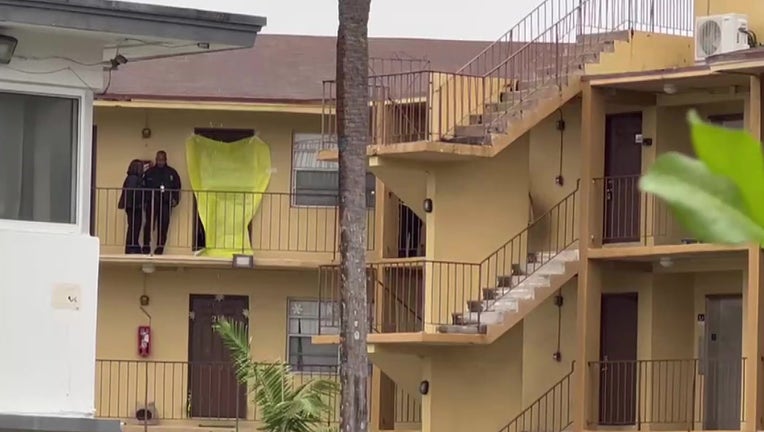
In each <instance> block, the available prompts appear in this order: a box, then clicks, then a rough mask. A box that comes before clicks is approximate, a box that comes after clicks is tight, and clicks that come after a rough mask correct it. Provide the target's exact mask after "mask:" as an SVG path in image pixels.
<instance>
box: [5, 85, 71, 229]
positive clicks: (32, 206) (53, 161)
mask: <svg viewBox="0 0 764 432" xmlns="http://www.w3.org/2000/svg"><path fill="white" fill-rule="evenodd" d="M78 113H79V101H78V100H77V99H72V98H64V97H52V96H40V95H32V94H22V93H4V92H0V219H10V220H17V221H27V222H53V223H67V224H73V223H75V222H76V216H75V215H76V206H75V203H76V199H75V197H76V190H75V187H76V167H77V164H76V161H77V140H78V136H77V128H78Z"/></svg>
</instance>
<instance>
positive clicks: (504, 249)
mask: <svg viewBox="0 0 764 432" xmlns="http://www.w3.org/2000/svg"><path fill="white" fill-rule="evenodd" d="M577 201H578V187H576V189H574V190H573V191H572V192H571V193H570V194H568V195H566V196H565V197H564V198H563V199H562V200H560V202H558V203H557V204H556V205H554V206H553V207H552V208H551V209H549V210H548V211H547V212H546V213H544V214H543V215H541V216H539V217H538V218H536V219H535V220H533V221H532V222H531V223H530V224H529V225H528V226H527V227H526V228H525V229H523V230H522V231H521V232H520V233H518V234H517V235H515V236H513V237H512V238H511V239H510V240H509V241H507V242H506V243H504V244H502V245H501V246H500V247H499V248H497V249H496V250H494V251H493V252H491V254H489V255H488V256H487V257H486V258H485V259H484V260H483V261H481V262H479V263H470V262H458V261H437V260H428V259H420V258H413V259H391V260H383V261H381V262H375V263H370V264H368V265H367V271H366V275H367V297H368V299H369V317H370V330H371V331H372V332H376V333H408V332H421V331H425V326H427V325H431V326H435V327H437V326H442V325H450V324H453V323H454V317H455V316H456V315H464V314H467V313H470V312H475V313H477V316H478V322H477V326H478V327H480V314H481V313H482V312H484V311H487V310H490V308H491V306H492V304H493V303H494V301H495V299H494V300H487V299H486V298H485V292H486V291H487V290H493V289H495V288H497V287H498V286H499V284H501V285H502V286H509V285H508V284H507V281H506V279H507V278H511V279H512V284H511V286H512V287H515V286H517V285H518V284H520V283H522V282H523V281H524V280H525V279H526V278H529V277H531V276H532V275H533V274H534V272H535V271H536V270H538V269H540V268H541V267H542V266H543V265H545V264H547V263H548V262H549V261H551V260H553V259H554V258H555V257H557V256H558V255H559V254H560V253H562V252H563V251H565V250H566V249H568V248H570V247H572V246H573V245H574V244H575V243H576V241H577V240H578V226H577V225H576V220H577V217H576V215H577V211H578V210H577V208H576V207H577ZM340 286H341V278H340V273H339V267H338V266H336V265H329V266H323V267H320V268H319V281H318V287H319V293H318V297H319V298H320V299H321V301H323V302H328V303H330V304H332V305H335V306H334V307H332V308H330V309H331V310H330V311H328V312H327V313H328V316H324V317H322V318H321V319H322V322H323V323H324V324H322V328H321V330H320V331H321V332H322V333H324V334H336V333H337V332H338V331H339V327H340V323H341V318H342V317H341V316H340V313H339V311H340V308H339V304H340V303H341V291H340ZM425 299H428V300H427V301H425ZM474 303H478V304H481V305H485V304H488V306H487V307H483V306H481V308H480V310H477V311H474V310H471V309H472V306H471V304H474Z"/></svg>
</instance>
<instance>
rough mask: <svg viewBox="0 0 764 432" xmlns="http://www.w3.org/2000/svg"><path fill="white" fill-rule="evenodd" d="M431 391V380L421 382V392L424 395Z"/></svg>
mask: <svg viewBox="0 0 764 432" xmlns="http://www.w3.org/2000/svg"><path fill="white" fill-rule="evenodd" d="M429 392H430V382H429V381H427V380H424V381H422V382H420V383H419V393H421V394H422V395H426V394H427V393H429Z"/></svg>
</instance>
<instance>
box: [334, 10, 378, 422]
mask: <svg viewBox="0 0 764 432" xmlns="http://www.w3.org/2000/svg"><path fill="white" fill-rule="evenodd" d="M370 5H371V0H339V21H340V26H339V30H338V31H337V139H338V147H339V177H340V185H339V193H340V206H339V207H340V273H341V281H342V286H341V290H342V325H341V329H340V341H341V342H340V343H341V346H340V362H341V364H340V380H341V381H340V382H341V384H342V403H341V411H340V417H341V419H340V430H341V431H343V432H366V431H368V429H369V427H368V404H367V400H366V399H367V390H366V388H367V385H368V382H369V380H368V377H369V366H368V359H367V353H366V334H367V333H368V325H369V320H368V307H367V303H368V300H367V298H366V247H365V246H366V242H365V239H366V146H367V145H368V141H369V92H368V64H369V47H368V22H369V8H370Z"/></svg>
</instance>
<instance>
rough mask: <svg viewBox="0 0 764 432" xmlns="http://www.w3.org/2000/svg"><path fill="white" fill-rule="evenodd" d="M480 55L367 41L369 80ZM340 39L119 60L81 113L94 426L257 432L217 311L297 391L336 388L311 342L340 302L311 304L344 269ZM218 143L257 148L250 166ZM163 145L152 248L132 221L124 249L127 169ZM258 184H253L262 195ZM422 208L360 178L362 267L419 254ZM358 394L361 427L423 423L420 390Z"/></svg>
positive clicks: (322, 349) (332, 356)
mask: <svg viewBox="0 0 764 432" xmlns="http://www.w3.org/2000/svg"><path fill="white" fill-rule="evenodd" d="M487 44H488V43H487V42H464V41H437V40H419V39H375V38H372V39H371V40H370V57H371V58H370V61H369V70H370V73H371V74H375V73H377V74H378V73H386V74H401V75H403V74H406V73H409V72H411V71H416V70H428V69H430V68H437V69H439V70H448V71H455V70H457V69H458V68H459V67H460V66H461V65H462V64H463V63H464V62H465V61H467V60H469V58H470V57H471V56H473V55H474V53H476V52H478V51H480V50H481V49H482V48H483V47H485V46H486V45H487ZM335 45H336V40H335V39H334V38H332V37H310V36H288V35H260V36H258V40H257V44H256V46H255V47H254V48H252V49H249V50H240V51H230V52H221V53H212V54H209V55H199V56H194V57H175V58H167V59H160V60H156V61H146V62H142V63H136V64H132V63H128V64H126V65H124V66H122V67H120V69H119V70H118V71H115V72H113V73H112V74H111V78H110V84H109V87H108V89H107V91H106V92H105V93H104V94H102V95H99V96H98V98H97V99H96V101H95V103H94V105H95V110H94V115H93V119H94V121H93V125H94V126H93V136H94V140H93V149H94V151H93V159H92V166H93V173H92V176H93V177H92V184H93V188H92V194H91V196H90V203H91V211H92V218H91V225H90V229H91V234H92V235H94V236H95V237H97V238H98V239H99V242H100V251H101V254H100V272H99V282H98V287H99V303H98V326H97V344H96V358H97V360H96V374H95V379H96V383H95V392H96V398H95V399H96V416H98V417H101V418H114V419H121V420H124V421H126V422H127V425H126V427H127V428H132V427H139V428H142V427H143V422H142V421H141V420H143V419H144V418H146V416H149V417H150V419H147V420H150V421H147V422H146V423H149V425H148V426H149V427H151V428H159V429H161V428H166V427H169V428H177V427H189V428H198V427H203V428H204V427H217V428H239V429H241V428H244V429H252V428H255V427H259V425H260V424H259V421H260V419H261V417H260V413H259V411H258V407H257V406H255V405H254V404H252V402H251V400H250V399H251V398H249V397H248V396H247V395H246V392H245V391H244V389H243V387H242V386H240V385H238V384H237V383H236V381H235V379H234V378H233V369H232V367H231V365H230V363H229V362H228V354H227V350H226V348H225V347H223V346H222V344H221V342H220V339H219V338H218V337H217V335H214V334H213V331H212V322H213V320H214V319H216V317H218V316H221V315H223V316H227V317H229V318H230V319H235V320H238V321H242V322H245V323H247V324H248V326H249V334H250V336H251V338H252V353H253V358H254V359H255V360H258V361H273V360H284V361H287V362H288V363H289V364H290V365H291V366H292V370H293V374H294V377H295V379H296V380H298V382H302V381H303V380H308V379H313V378H315V377H324V378H329V379H335V378H336V376H337V372H338V370H337V367H338V352H337V346H336V344H333V343H332V344H328V345H326V344H314V343H313V342H312V337H313V336H317V335H319V327H320V325H319V323H320V322H325V324H326V323H330V318H327V317H331V316H332V315H333V311H332V309H333V308H334V306H335V305H334V304H333V303H332V302H330V301H326V300H324V301H319V298H320V295H321V294H320V292H319V287H320V286H319V277H320V276H321V274H322V273H321V271H320V269H323V268H325V267H326V266H331V265H334V264H336V263H337V262H338V259H339V255H338V251H339V248H338V245H339V238H338V235H339V230H338V209H337V180H338V176H337V163H336V162H335V161H322V160H320V159H319V155H320V153H321V152H322V150H325V149H330V147H331V144H330V143H326V142H323V141H324V139H323V138H324V136H323V135H322V132H323V129H322V128H323V125H322V113H323V111H324V109H325V108H324V106H323V100H324V98H325V97H326V94H325V89H324V88H323V85H322V82H323V80H329V79H333V77H334V71H335V67H336V66H335V64H336V63H335V57H334V50H335ZM199 137H201V138H199ZM199 139H201V140H202V143H203V144H204V145H209V146H213V147H214V146H218V147H214V148H216V149H217V150H215V151H216V152H217V153H215V151H213V152H210V153H206V154H204V157H205V161H204V163H206V164H207V165H206V166H204V167H200V165H201V163H200V162H199V161H198V160H197V159H198V158H199V156H198V155H199V153H198V151H199V150H198V147H197V146H196V145H197V144H198V141H196V140H199ZM221 146H222V147H221ZM227 146H231V148H245V149H246V148H247V146H252V149H257V148H259V149H260V150H253V154H254V153H255V152H256V163H255V162H253V160H252V158H251V157H250V156H251V155H249V156H247V154H246V153H241V152H238V150H233V151H232V153H228V151H229V150H228V147H227ZM159 151H164V152H165V153H166V156H167V164H168V165H169V166H171V167H172V168H173V169H174V170H175V173H177V175H178V176H179V178H180V182H179V184H180V188H179V190H177V191H172V192H177V195H175V196H172V199H173V200H174V201H176V204H177V205H175V206H167V207H166V209H170V212H169V218H168V220H169V225H168V230H167V235H166V241H165V242H163V243H162V245H163V246H164V250H162V251H161V252H162V253H161V254H159V253H157V251H156V248H157V246H158V243H159V242H160V239H159V232H158V229H157V228H156V223H154V224H152V225H154V226H151V227H150V230H149V233H150V236H149V241H148V242H146V241H145V240H144V235H145V234H146V227H145V219H146V217H147V216H146V214H145V212H142V213H143V214H142V215H141V214H139V216H140V217H143V218H144V220H143V221H141V222H142V223H139V224H138V230H139V231H140V230H141V228H143V232H142V233H141V234H140V235H139V236H138V237H137V240H135V242H136V244H135V245H133V246H137V248H133V249H129V248H126V246H127V245H126V242H128V241H131V240H130V238H129V236H128V234H127V231H128V226H127V224H128V217H127V216H126V210H125V209H121V208H120V206H119V202H120V197H121V196H122V195H123V185H124V180H125V177H126V171H127V170H128V165H129V164H130V163H131V161H133V160H138V161H140V162H141V164H145V165H147V166H149V165H151V164H153V163H154V162H155V161H154V159H155V157H156V154H157V152H159ZM242 155H244V156H242ZM240 156H241V157H240ZM248 158H249V159H248ZM173 175H174V174H173ZM253 176H254V177H257V176H261V177H266V178H267V181H266V182H265V186H264V187H263V184H262V183H258V181H256V180H253ZM258 178H260V177H258ZM258 187H259V189H258ZM127 192H130V190H127ZM132 192H133V193H135V194H140V193H145V194H150V193H151V192H149V191H148V190H146V189H136V190H133V191H132ZM154 193H155V194H156V192H154ZM167 193H171V192H170V191H167ZM126 196H130V194H129V193H128V194H127V195H126ZM128 200H129V198H128ZM144 202H145V201H144ZM148 202H150V203H152V204H150V205H154V208H156V209H158V210H157V211H158V212H162V211H165V210H166V209H165V210H163V209H162V204H156V202H155V201H154V200H153V199H149V200H148ZM128 207H129V206H128ZM210 209H212V211H210ZM417 212H418V208H417ZM417 212H415V211H413V210H412V209H409V208H408V207H407V206H406V205H405V204H403V203H402V201H401V199H400V198H398V196H397V195H396V194H394V193H393V192H392V191H390V190H389V189H388V188H387V187H386V185H385V184H384V183H383V182H381V181H379V180H378V179H377V177H376V176H375V175H374V173H373V172H371V171H369V174H368V177H367V218H366V227H367V239H366V246H367V259H368V260H369V262H374V263H376V262H380V260H382V259H383V258H386V257H394V258H404V259H416V258H415V257H423V256H424V238H423V234H424V230H423V223H422V220H421V218H420V216H418V215H417ZM253 215H254V216H253ZM153 221H156V220H153ZM158 221H159V223H160V224H161V215H160V216H159V218H158ZM159 229H161V225H160V227H159ZM211 231H212V232H211ZM412 257H414V258H412ZM139 332H147V333H148V334H149V337H148V338H149V343H148V344H147V345H148V346H143V347H140V346H139V345H138V344H139V342H140V340H139V337H138V333H139ZM141 334H144V333H141ZM370 389H371V390H370V392H371V394H370V401H371V402H370V403H371V419H370V421H371V422H372V424H373V425H374V430H393V429H404V430H405V429H408V430H419V429H420V428H421V415H420V413H421V406H420V405H421V403H420V400H419V398H418V397H417V396H416V393H415V392H412V391H409V390H408V389H405V388H403V387H401V386H398V385H396V382H395V381H394V380H392V379H391V378H390V377H389V376H387V375H384V374H382V373H381V371H380V370H379V369H378V368H376V369H374V373H373V374H372V383H371V385H370ZM382 393H384V394H385V395H386V399H384V400H382V401H381V400H380V398H379V395H380V394H382ZM331 403H332V404H333V406H334V407H335V408H336V409H335V412H333V413H331V415H329V416H328V418H326V419H325V420H326V423H327V424H330V425H331V424H335V423H336V422H337V421H338V420H339V417H338V415H339V412H338V410H339V401H338V400H333V401H332V402H331ZM147 411H148V414H146V412H147Z"/></svg>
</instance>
